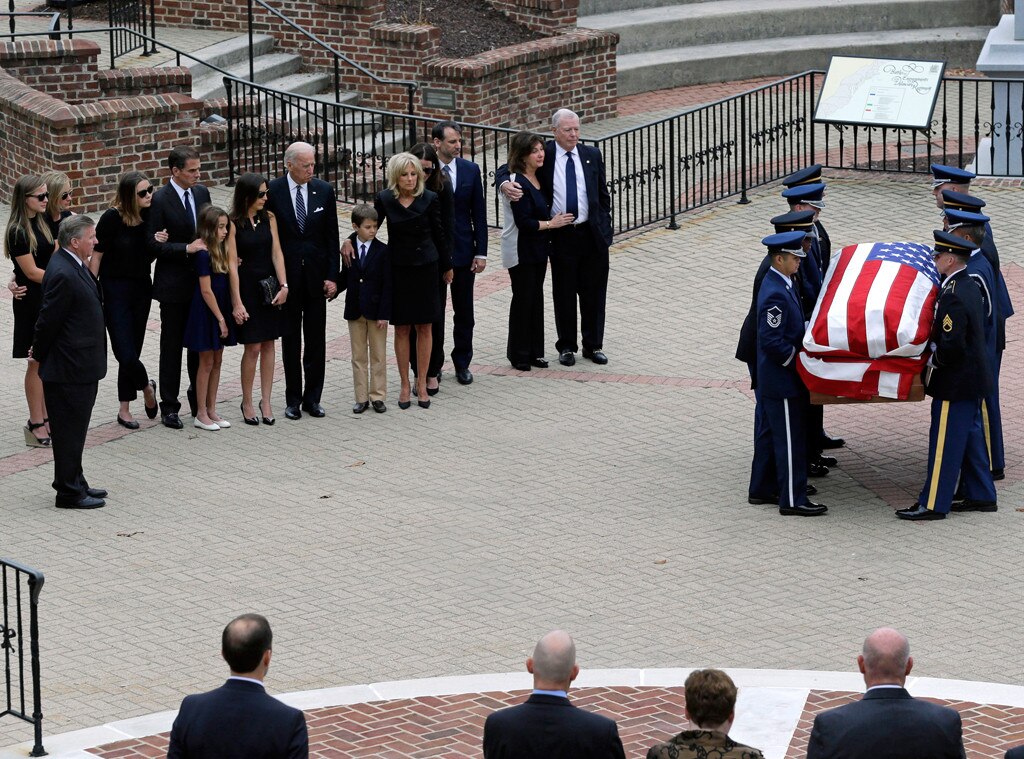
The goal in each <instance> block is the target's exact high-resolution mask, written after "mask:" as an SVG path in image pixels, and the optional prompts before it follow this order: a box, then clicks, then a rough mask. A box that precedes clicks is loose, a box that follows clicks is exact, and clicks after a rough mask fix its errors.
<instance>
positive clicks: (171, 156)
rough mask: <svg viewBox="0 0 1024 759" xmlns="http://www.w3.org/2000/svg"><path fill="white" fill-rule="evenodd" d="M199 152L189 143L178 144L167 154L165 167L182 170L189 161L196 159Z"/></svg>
mask: <svg viewBox="0 0 1024 759" xmlns="http://www.w3.org/2000/svg"><path fill="white" fill-rule="evenodd" d="M198 160H199V153H198V152H197V151H196V149H195V148H194V147H192V146H191V145H178V146H177V147H176V148H174V149H173V150H171V152H170V153H168V154H167V168H168V169H178V170H179V171H183V170H184V169H185V164H186V163H188V162H189V161H198Z"/></svg>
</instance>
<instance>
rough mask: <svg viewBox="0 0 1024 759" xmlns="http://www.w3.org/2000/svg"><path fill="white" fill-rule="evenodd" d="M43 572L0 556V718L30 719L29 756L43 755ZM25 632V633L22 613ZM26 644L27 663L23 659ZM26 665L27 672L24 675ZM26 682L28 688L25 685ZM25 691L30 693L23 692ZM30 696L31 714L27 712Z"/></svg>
mask: <svg viewBox="0 0 1024 759" xmlns="http://www.w3.org/2000/svg"><path fill="white" fill-rule="evenodd" d="M42 589H43V573H42V572H38V571H36V570H34V569H30V568H29V567H26V566H23V565H21V564H18V563H17V562H14V561H10V560H7V559H0V596H2V599H3V617H2V618H0V650H2V651H3V659H4V683H5V688H4V693H5V696H6V700H5V702H4V703H5V708H4V710H3V711H2V712H0V718H2V717H5V716H7V715H8V714H10V715H11V716H14V717H17V718H19V719H23V720H25V721H26V722H31V723H32V726H33V728H34V742H33V746H32V751H31V752H30V754H29V756H45V755H46V751H45V750H44V749H43V707H42V695H41V689H40V682H39V616H38V611H39V592H40V591H41V590H42ZM26 612H27V616H28V627H27V631H28V635H27V636H26V635H25V632H26V626H25V616H26ZM26 647H27V648H28V651H27V654H28V656H27V662H26ZM26 664H27V665H28V675H27V676H26V671H25V670H26ZM26 685H28V687H26ZM26 692H28V694H29V695H26ZM29 698H31V708H32V712H31V714H30V713H29V711H28V708H29V700H28V699H29Z"/></svg>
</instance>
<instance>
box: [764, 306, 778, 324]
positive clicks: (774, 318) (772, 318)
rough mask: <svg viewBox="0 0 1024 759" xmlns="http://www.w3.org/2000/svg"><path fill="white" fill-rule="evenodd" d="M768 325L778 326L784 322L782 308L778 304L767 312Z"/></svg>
mask: <svg viewBox="0 0 1024 759" xmlns="http://www.w3.org/2000/svg"><path fill="white" fill-rule="evenodd" d="M765 313H766V315H767V321H768V326H769V327H771V328H773V329H774V328H775V327H778V326H779V325H780V324H782V309H781V308H779V307H778V306H772V307H771V308H769V309H768V310H767V311H766V312H765Z"/></svg>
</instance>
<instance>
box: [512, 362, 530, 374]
mask: <svg viewBox="0 0 1024 759" xmlns="http://www.w3.org/2000/svg"><path fill="white" fill-rule="evenodd" d="M512 368H513V369H515V370H516V371H517V372H528V371H530V370H531V369H533V367H532V366H530V365H529V364H527V363H526V362H520V363H515V364H512Z"/></svg>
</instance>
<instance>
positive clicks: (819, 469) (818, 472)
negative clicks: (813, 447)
mask: <svg viewBox="0 0 1024 759" xmlns="http://www.w3.org/2000/svg"><path fill="white" fill-rule="evenodd" d="M807 476H808V477H826V476H828V467H827V466H825V465H824V464H813V463H812V464H808V465H807Z"/></svg>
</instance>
